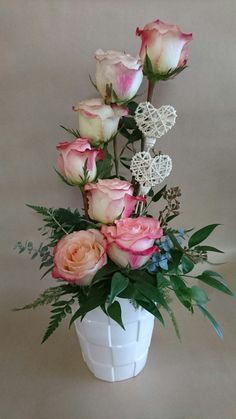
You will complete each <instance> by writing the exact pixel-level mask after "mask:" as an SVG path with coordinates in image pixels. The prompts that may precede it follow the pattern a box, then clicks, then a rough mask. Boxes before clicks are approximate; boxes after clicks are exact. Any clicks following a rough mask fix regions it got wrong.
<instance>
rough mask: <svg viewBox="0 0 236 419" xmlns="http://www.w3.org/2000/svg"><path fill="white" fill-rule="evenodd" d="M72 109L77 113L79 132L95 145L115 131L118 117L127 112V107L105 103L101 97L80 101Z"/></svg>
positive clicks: (104, 140)
mask: <svg viewBox="0 0 236 419" xmlns="http://www.w3.org/2000/svg"><path fill="white" fill-rule="evenodd" d="M73 109H74V111H76V112H78V115H79V131H80V134H81V135H82V136H83V137H87V138H91V140H92V142H93V144H95V145H98V144H101V143H105V142H107V141H108V140H110V139H111V138H112V137H113V136H114V135H115V134H116V133H117V129H118V124H119V120H120V117H121V116H124V115H127V114H128V109H127V108H122V107H120V106H117V105H111V106H109V105H105V104H104V101H103V100H102V99H90V100H86V101H84V102H80V103H79V104H78V105H76V106H74V107H73Z"/></svg>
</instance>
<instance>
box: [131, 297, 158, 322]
mask: <svg viewBox="0 0 236 419" xmlns="http://www.w3.org/2000/svg"><path fill="white" fill-rule="evenodd" d="M136 301H137V303H138V304H139V305H140V306H141V307H143V308H145V310H147V311H149V313H151V314H153V316H154V317H156V319H158V320H159V321H160V323H161V324H162V325H163V326H165V322H164V319H163V317H162V314H161V312H160V310H158V308H157V306H156V304H155V303H153V302H152V301H151V300H147V301H145V300H136Z"/></svg>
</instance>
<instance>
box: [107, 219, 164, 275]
mask: <svg viewBox="0 0 236 419" xmlns="http://www.w3.org/2000/svg"><path fill="white" fill-rule="evenodd" d="M114 224H115V225H114V226H102V229H101V232H102V233H103V234H104V236H105V237H106V239H107V254H108V256H109V257H110V259H111V260H112V261H113V262H115V263H116V264H117V265H119V266H122V267H126V266H130V267H131V268H132V269H138V268H140V267H141V266H142V265H144V264H145V263H146V262H147V261H148V260H149V259H150V257H151V256H152V254H153V253H154V252H156V251H157V250H158V248H157V246H155V245H154V242H155V240H156V239H160V238H161V237H162V236H163V230H162V228H161V227H160V223H159V221H157V220H155V219H154V218H150V217H137V218H124V219H122V220H117V221H115V223H114Z"/></svg>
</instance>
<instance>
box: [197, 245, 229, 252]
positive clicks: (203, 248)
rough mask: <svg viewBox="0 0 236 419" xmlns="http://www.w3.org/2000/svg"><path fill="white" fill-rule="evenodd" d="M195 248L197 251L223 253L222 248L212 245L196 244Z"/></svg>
mask: <svg viewBox="0 0 236 419" xmlns="http://www.w3.org/2000/svg"><path fill="white" fill-rule="evenodd" d="M195 250H196V251H198V252H215V253H224V252H222V250H219V249H216V247H212V246H197V247H196V248H195Z"/></svg>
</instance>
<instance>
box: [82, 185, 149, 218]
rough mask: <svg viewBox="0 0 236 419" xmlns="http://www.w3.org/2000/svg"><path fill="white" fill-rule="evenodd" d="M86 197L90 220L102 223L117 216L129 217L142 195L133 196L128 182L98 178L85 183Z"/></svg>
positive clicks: (141, 199)
mask: <svg viewBox="0 0 236 419" xmlns="http://www.w3.org/2000/svg"><path fill="white" fill-rule="evenodd" d="M84 190H85V191H86V194H87V198H88V207H89V208H88V213H89V216H90V218H91V219H92V220H96V221H100V222H101V223H104V224H110V223H113V221H114V220H115V219H117V218H119V217H121V218H123V217H129V216H130V214H131V213H132V212H133V210H134V208H135V206H136V204H137V202H138V201H143V200H145V199H144V198H143V197H138V196H133V190H134V188H133V186H132V185H131V183H130V182H126V181H124V180H120V179H117V178H114V179H103V180H100V179H99V180H98V182H97V183H91V184H87V185H85V188H84Z"/></svg>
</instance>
